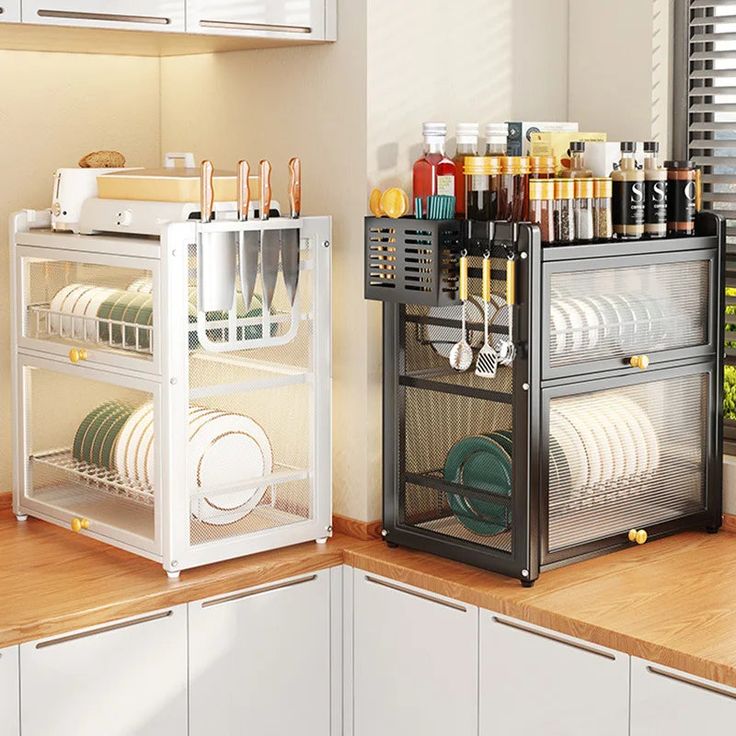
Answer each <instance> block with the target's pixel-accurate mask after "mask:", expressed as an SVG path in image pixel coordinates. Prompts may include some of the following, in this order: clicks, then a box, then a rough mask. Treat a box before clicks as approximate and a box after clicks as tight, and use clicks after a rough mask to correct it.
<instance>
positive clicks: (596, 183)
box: [593, 178, 613, 240]
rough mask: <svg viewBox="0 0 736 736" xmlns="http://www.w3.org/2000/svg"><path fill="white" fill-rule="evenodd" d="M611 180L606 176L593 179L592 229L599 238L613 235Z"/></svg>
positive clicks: (608, 238) (607, 237)
mask: <svg viewBox="0 0 736 736" xmlns="http://www.w3.org/2000/svg"><path fill="white" fill-rule="evenodd" d="M612 191H613V186H612V181H611V180H610V179H608V178H600V179H593V229H594V231H595V237H596V238H598V239H599V240H610V239H611V238H612V237H613V220H612V218H611V193H612Z"/></svg>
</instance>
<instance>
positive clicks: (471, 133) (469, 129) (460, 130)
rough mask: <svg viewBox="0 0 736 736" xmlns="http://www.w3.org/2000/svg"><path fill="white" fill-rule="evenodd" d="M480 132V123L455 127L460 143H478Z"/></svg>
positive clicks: (461, 124) (459, 124)
mask: <svg viewBox="0 0 736 736" xmlns="http://www.w3.org/2000/svg"><path fill="white" fill-rule="evenodd" d="M479 131H480V125H478V123H458V124H457V125H456V126H455V138H456V139H457V142H458V143H477V142H478V135H479Z"/></svg>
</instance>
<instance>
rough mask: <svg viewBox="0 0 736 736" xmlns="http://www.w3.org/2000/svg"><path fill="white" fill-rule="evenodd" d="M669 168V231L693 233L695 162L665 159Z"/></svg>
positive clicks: (670, 232)
mask: <svg viewBox="0 0 736 736" xmlns="http://www.w3.org/2000/svg"><path fill="white" fill-rule="evenodd" d="M664 165H665V166H666V168H667V232H668V233H669V234H670V235H692V234H693V233H694V232H695V199H696V196H697V186H696V178H697V171H696V169H695V164H693V163H692V162H691V161H665V164H664Z"/></svg>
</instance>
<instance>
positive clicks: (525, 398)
mask: <svg viewBox="0 0 736 736" xmlns="http://www.w3.org/2000/svg"><path fill="white" fill-rule="evenodd" d="M395 222H396V221H388V220H379V221H378V222H376V221H375V219H374V218H368V220H367V221H366V232H367V234H368V233H371V232H375V228H379V227H380V228H392V227H397V226H396V225H395V224H394V223H395ZM420 222H421V221H420ZM417 226H418V225H417V222H416V221H413V220H412V219H411V218H406V219H405V221H404V223H403V227H404V228H411V229H414V228H416V227H417ZM448 227H449V228H454V229H456V231H458V232H459V238H458V240H459V242H457V243H453V244H452V246H451V247H450V248H449V249H446V251H445V252H444V253H442V252H441V249H439V248H438V247H437V244H436V242H433V243H431V244H429V245H428V248H431V250H432V255H433V257H434V256H435V254H436V255H438V256H440V257H442V258H444V260H443V261H442V262H443V263H446V264H447V266H446V268H447V273H448V274H452V273H453V271H452V269H454V268H455V267H456V262H457V257H458V254H459V252H461V251H463V250H465V251H466V252H467V254H468V255H469V258H470V269H469V280H470V288H469V291H470V294H471V295H472V294H480V293H481V288H480V275H481V271H480V259H481V257H482V256H483V255H484V254H485V253H486V252H490V253H491V255H492V258H493V259H498V258H504V259H505V258H506V256H507V255H509V254H512V255H513V256H514V258H515V262H516V285H517V288H516V292H517V303H516V305H515V306H514V307H513V308H512V309H513V341H514V344H515V346H516V351H517V354H516V358H515V360H514V362H513V363H512V365H510V366H500V367H499V369H498V371H497V374H496V377H495V378H493V379H490V378H482V377H479V376H476V375H475V373H474V372H473V370H472V368H471V370H469V371H466V372H456V371H454V370H452V368H451V367H450V365H449V361H448V359H447V342H446V341H445V342H444V343H443V344H442V345H441V344H440V342H441V340H440V339H438V336H439V337H441V338H442V339H443V340H444V339H445V337H446V336H447V335H451V336H452V342H454V341H455V340H457V339H458V338H459V337H460V319H459V316H460V312H459V309H460V307H459V301H458V300H457V292H456V290H455V289H452V288H448V289H447V290H446V291H444V292H443V291H441V290H440V289H435V290H432V291H431V292H424V293H422V294H421V298H416V296H415V294H414V293H412V292H409V291H407V292H404V293H403V294H401V292H400V290H398V289H394V288H383V287H379V289H378V290H377V291H376V290H373V289H369V288H368V286H370V285H369V284H368V283H366V295H367V296H368V295H369V294H370V295H375V296H371V297H370V298H380V299H381V301H383V327H384V373H383V392H384V394H383V406H384V434H383V437H384V448H383V449H384V453H383V457H384V477H383V501H384V517H383V536H384V539H385V540H386V541H387V542H388V543H389V545H392V546H393V545H400V546H407V547H410V548H416V549H420V550H423V551H427V552H431V553H436V554H439V555H442V556H445V557H450V558H453V559H457V560H460V561H462V562H466V563H470V564H475V565H478V566H480V567H484V568H487V569H491V570H495V571H498V572H501V573H504V574H506V575H510V576H512V577H515V578H517V579H519V580H520V581H521V582H522V583H523V584H524V585H531V584H533V582H534V580H536V578H537V577H538V576H539V574H540V572H541V571H542V570H544V569H548V568H551V567H554V566H557V565H560V564H566V563H569V562H572V561H575V560H579V559H583V558H585V557H588V556H591V555H596V554H601V553H603V552H606V551H610V550H613V549H616V548H621V547H624V546H628V545H630V544H633V543H641V542H642V541H646V540H647V539H652V538H656V537H659V536H664V535H666V534H671V533H674V532H677V531H681V530H685V529H707V530H708V531H716V530H717V529H718V527H719V526H720V514H721V495H720V494H721V482H720V473H721V434H722V428H721V419H720V406H721V393H722V388H721V386H722V375H721V373H722V357H721V356H722V353H723V346H722V339H723V329H722V320H723V278H724V267H723V257H724V252H725V231H724V228H723V224H722V221H721V220H720V218H718V217H717V216H715V215H713V214H711V213H705V212H704V213H700V214H699V215H698V217H697V225H696V234H695V236H694V237H681V238H668V239H660V240H655V239H652V240H640V241H628V242H599V243H587V244H579V245H567V246H550V247H542V244H541V241H540V235H539V230H538V228H537V227H536V226H534V225H530V224H528V223H507V222H496V223H490V224H489V223H477V222H450V223H449V224H448ZM397 232H398V230H397ZM370 245H371V242H370V240H369V239H367V240H366V257H367V258H368V251H369V248H370ZM391 245H392V246H394V247H397V248H398V247H400V240H399V239H398V238H397V242H396V243H391ZM496 263H498V261H496ZM496 263H494V265H496ZM366 278H368V276H366ZM492 278H493V282H492V283H493V289H492V291H493V293H494V294H496V295H497V296H499V297H500V296H502V295H503V294H504V293H505V271H503V270H501V269H496V268H494V269H493V274H492ZM444 283H447V284H451V281H450V280H449V277H448V278H447V279H446V280H445V281H444ZM602 285H603V286H602ZM624 286H625V287H626V290H627V294H632V295H633V297H632V298H633V301H632V305H633V306H634V309H633V311H632V312H631V313H630V314H629V316H628V317H627V318H623V316H622V315H623V313H622V315H618V316H619V317H621V320H620V322H617V321H616V320H614V317H613V316H610V317H605V318H604V317H601V320H600V322H599V323H598V324H597V325H596V326H595V327H592V326H591V325H590V324H585V323H584V324H568V325H567V326H566V327H565V328H564V330H563V332H564V333H565V334H567V335H581V334H586V333H587V338H586V339H587V340H588V343H585V342H584V343H583V344H582V348H581V349H580V350H579V351H578V352H577V353H575V354H574V355H571V356H564V358H565V359H564V360H559V359H558V358H557V357H555V355H554V353H553V351H552V350H551V348H550V346H551V344H552V340H553V339H556V337H557V335H556V334H555V333H554V323H553V321H552V317H551V309H552V307H553V306H556V307H559V300H560V299H572V300H573V301H574V300H583V302H582V305H578V307H579V309H580V310H581V311H580V314H584V313H585V314H587V312H585V307H584V305H585V304H586V303H588V302H590V303H591V304H594V302H593V301H592V299H593V297H594V296H595V295H596V294H597V293H602V292H606V293H607V292H608V291H610V292H611V293H614V294H615V293H618V292H619V291H622V290H623V287H624ZM603 287H605V288H603ZM660 293H667V295H668V299H669V301H665V302H663V303H664V304H666V306H667V309H665V310H664V314H663V315H661V316H660V317H659V318H658V319H654V320H652V318H651V315H650V316H646V314H647V313H646V309H645V307H644V306H642V305H644V304H645V302H644V301H643V300H644V298H650V299H651V298H653V297H657V298H658V295H659V294H660ZM396 295H399V296H398V298H397V296H396ZM637 299H638V300H639V301H637ZM601 314H602V313H601ZM612 314H613V313H612ZM679 314H689V315H690V322H691V324H690V323H689V325H690V326H689V328H688V329H680V328H679V326H678V325H677V324H675V323H674V322H676V321H677V319H678V317H677V315H679ZM668 316H669V319H670V321H669V322H668V321H667V318H668ZM663 323H664V324H666V326H667V330H666V331H664V332H662V330H659V331H654V333H651V332H650V331H649V330H648V328H649V327H650V326H651V325H652V324H655V325H660V326H661V325H662V324H663ZM624 325H626V326H628V327H630V331H629V332H627V333H626V335H627V340H623V339H622V333H621V330H622V329H623V327H624ZM645 327H646V328H647V329H645ZM466 328H467V334H466V338H467V339H468V341H469V342H470V343H475V344H474V347H475V348H476V349H477V347H479V342H478V340H477V337H478V335H482V329H483V325H482V322H480V321H479V318H477V317H472V318H470V319H469V320H468V323H467V325H466ZM438 330H442V331H443V332H438ZM617 330H619V332H618V333H617V332H616V331H617ZM491 332H492V333H498V332H503V328H502V327H501V328H499V327H498V326H497V325H492V326H491ZM593 332H595V337H596V338H600V340H601V341H600V349H598V350H595V349H593V348H592V347H591V345H593V342H594V340H593V337H592V335H593ZM652 335H654V336H652ZM603 338H606V339H605V340H604V339H603ZM642 367H644V368H646V370H642ZM665 397H666V399H665ZM585 407H587V409H586V408H585ZM606 412H608V413H607V414H606ZM604 414H605V416H604ZM630 417H635V419H631V418H630ZM488 435H491V439H488V440H486V439H483V437H484V436H488ZM494 437H495V439H493V438H494ZM474 438H480V440H478V441H479V442H480V443H481V445H482V448H481V450H478V448H475V449H473V453H475V454H473V453H471V455H470V456H471V457H473V458H475V459H473V460H472V462H471V461H469V460H463V462H462V464H461V466H460V468H461V469H460V470H459V471H458V472H457V474H455V470H456V468H454V467H453V460H452V458H453V452H455V453H457V452H458V449H457V448H458V447H460V448H462V447H463V444H461V443H464V442H468V441H470V443H471V444H472V442H474V441H475V440H474ZM488 444H492V445H494V447H495V449H494V450H493V453H495V454H493V453H490V452H488V453H487V455H488V457H489V458H490V459H489V460H488V462H489V465H488V467H487V468H486V467H485V466H483V467H481V465H482V463H481V460H483V462H486V460H485V459H484V458H485V457H486V455H484V453H485V452H486V450H487V449H488V448H487V445H488ZM504 447H505V451H506V454H507V455H509V456H510V459H509V465H508V471H507V473H508V474H507V475H505V473H506V471H504V470H503V464H502V460H501V458H502V456H503V454H504V453H503V452H501V451H500V450H504ZM499 448H500V450H499ZM476 451H477V452H476ZM632 458H633V460H632ZM468 463H469V464H468ZM632 463H633V464H632ZM479 464H480V465H479ZM466 466H467V467H466ZM499 468H500V470H499ZM632 531H633V532H644V533H643V534H642V533H639V534H636V533H633V534H631V535H630V533H631V532H632Z"/></svg>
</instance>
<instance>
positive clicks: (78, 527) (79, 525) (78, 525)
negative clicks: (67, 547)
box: [70, 516, 89, 534]
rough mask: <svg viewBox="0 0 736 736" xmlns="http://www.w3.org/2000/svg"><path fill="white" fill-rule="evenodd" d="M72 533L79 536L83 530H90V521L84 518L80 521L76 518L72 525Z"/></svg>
mask: <svg viewBox="0 0 736 736" xmlns="http://www.w3.org/2000/svg"><path fill="white" fill-rule="evenodd" d="M70 526H71V528H72V531H73V532H74V533H75V534H78V533H79V532H81V531H82V529H89V519H85V518H84V517H83V518H81V519H78V518H77V517H76V516H75V517H74V518H73V519H72V523H71V524H70Z"/></svg>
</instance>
